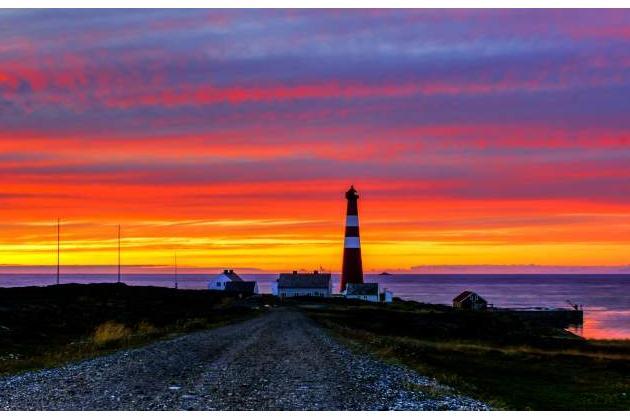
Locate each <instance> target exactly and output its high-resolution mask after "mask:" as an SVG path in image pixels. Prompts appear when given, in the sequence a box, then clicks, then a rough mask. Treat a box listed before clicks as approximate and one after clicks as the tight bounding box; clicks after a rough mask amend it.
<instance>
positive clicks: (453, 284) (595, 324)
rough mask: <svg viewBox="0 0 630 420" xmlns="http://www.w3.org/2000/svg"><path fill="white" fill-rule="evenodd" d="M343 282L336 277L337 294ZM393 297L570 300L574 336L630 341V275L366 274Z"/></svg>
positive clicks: (265, 287)
mask: <svg viewBox="0 0 630 420" xmlns="http://www.w3.org/2000/svg"><path fill="white" fill-rule="evenodd" d="M209 277H210V275H201V274H180V275H179V287H180V288H186V289H204V288H206V283H207V280H208V278H209ZM242 277H243V278H244V279H245V280H256V281H258V287H259V289H260V291H261V292H262V293H270V292H271V283H272V282H273V281H274V280H275V279H276V278H277V276H276V275H275V274H249V275H248V274H244V275H242ZM114 281H116V277H115V275H108V274H66V275H62V283H94V282H114ZM123 281H124V282H125V283H127V284H130V285H151V286H166V287H173V275H170V274H129V275H124V274H123ZM338 281H339V278H338V276H336V275H333V284H334V290H337V289H338V287H339V286H338ZM366 281H375V282H379V283H381V284H382V286H383V287H386V288H388V289H389V290H392V291H393V292H394V295H395V296H398V297H401V298H403V299H412V300H417V301H420V302H428V303H444V304H450V303H451V299H452V298H453V297H454V296H456V295H457V294H459V293H460V292H462V291H464V290H473V291H475V292H477V293H479V294H480V295H481V296H483V297H484V298H486V299H487V300H488V302H490V303H492V304H494V305H495V306H500V307H568V305H567V300H571V301H572V302H575V303H578V304H582V305H584V310H585V314H584V325H583V326H582V327H581V328H580V329H579V330H574V332H577V333H580V334H581V335H583V336H585V337H588V338H625V339H630V293H629V290H630V275H484V274H475V275H414V274H404V275H393V276H378V275H367V276H366ZM54 282H55V276H54V275H52V274H51V275H48V274H15V275H12V274H0V286H2V287H17V286H43V285H49V284H53V283H54Z"/></svg>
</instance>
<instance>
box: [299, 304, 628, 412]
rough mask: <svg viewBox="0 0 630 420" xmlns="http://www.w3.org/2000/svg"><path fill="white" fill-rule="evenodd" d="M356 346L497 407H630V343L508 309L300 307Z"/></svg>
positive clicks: (355, 305) (344, 305) (421, 306)
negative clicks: (580, 333) (592, 336)
mask: <svg viewBox="0 0 630 420" xmlns="http://www.w3.org/2000/svg"><path fill="white" fill-rule="evenodd" d="M299 306H301V307H302V309H303V310H305V311H306V312H307V313H308V314H309V315H310V316H311V317H312V318H313V319H315V320H316V321H318V322H319V323H320V324H322V325H323V326H325V327H327V328H329V329H330V330H331V331H332V332H333V333H335V334H336V336H337V337H338V338H339V339H341V340H344V341H345V342H346V343H347V344H349V345H351V346H352V347H354V348H355V349H356V350H357V351H367V352H371V353H373V354H375V355H376V356H378V357H380V358H383V359H386V360H388V361H389V362H392V363H400V364H404V365H407V366H409V367H411V368H413V369H415V370H417V371H419V372H420V373H423V374H425V375H428V376H432V377H435V378H436V379H437V380H438V381H440V382H441V383H443V384H446V385H450V386H452V387H454V388H455V389H457V390H458V391H460V392H462V393H464V394H468V395H470V396H473V397H476V398H478V399H481V400H483V401H486V402H488V403H489V404H491V405H492V406H493V407H494V408H497V409H516V410H523V409H533V410H628V409H630V341H627V340H616V341H615V340H610V341H595V340H584V339H581V338H579V337H577V336H574V335H573V334H570V333H568V332H566V331H564V330H562V329H560V328H553V327H545V326H539V325H536V324H533V323H528V322H524V321H521V320H519V319H517V318H514V317H512V316H509V315H507V314H497V313H473V312H462V311H455V310H452V309H451V308H449V307H446V306H441V305H424V304H419V303H418V304H417V303H412V302H400V301H399V302H398V303H394V304H393V305H389V306H385V305H375V304H368V303H359V302H357V303H356V304H351V305H348V304H343V305H342V304H338V303H335V302H334V301H328V302H327V303H326V304H325V305H312V304H311V305H308V304H302V305H299Z"/></svg>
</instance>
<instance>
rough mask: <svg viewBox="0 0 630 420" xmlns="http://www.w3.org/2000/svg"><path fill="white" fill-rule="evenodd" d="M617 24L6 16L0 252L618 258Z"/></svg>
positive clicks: (585, 15) (575, 262)
mask: <svg viewBox="0 0 630 420" xmlns="http://www.w3.org/2000/svg"><path fill="white" fill-rule="evenodd" d="M629 18H630V14H629V13H623V12H621V11H605V10H601V11H579V10H571V11H569V10H567V11H562V12H561V13H559V12H556V11H553V10H549V11H544V10H501V11H499V10H494V11H493V10H487V11H481V10H453V11H439V12H436V11H430V10H426V11H422V10H417V11H395V10H390V11H388V10H379V11H361V10H356V11H344V12H333V11H326V10H320V11H312V10H311V11H308V10H305V11H297V10H295V11H286V10H285V11H283V10H264V11H263V10H261V11H247V12H245V11H237V10H232V11H230V10H225V11H221V10H215V11H185V10H153V11H125V12H122V11H116V10H111V11H107V12H103V11H87V10H86V11H81V10H66V11H59V12H56V13H55V17H54V19H53V18H51V16H49V15H48V14H47V12H46V11H37V10H31V11H27V10H24V11H7V12H4V13H2V14H0V36H1V37H2V39H3V42H2V45H0V185H1V189H0V266H1V265H27V266H29V265H53V264H55V263H56V255H55V249H56V244H55V240H56V236H55V235H56V227H55V223H56V219H57V218H58V217H59V218H61V219H62V220H63V226H62V239H63V243H62V260H61V261H62V264H65V265H86V266H89V265H109V264H115V263H116V261H117V257H116V249H117V247H116V241H115V237H116V226H117V225H118V224H120V225H122V235H123V242H122V249H123V264H126V265H147V266H148V265H170V264H171V263H172V261H173V254H174V252H175V251H176V252H177V255H178V262H179V264H180V265H181V266H189V267H249V268H257V269H262V270H270V271H278V270H288V269H301V268H304V269H314V268H319V267H320V266H323V267H324V268H326V269H329V270H332V271H338V270H340V266H341V256H342V251H343V248H342V247H343V223H344V216H345V200H344V196H343V193H344V191H345V190H346V189H347V188H348V186H349V185H350V184H354V185H355V186H356V187H357V189H358V190H359V193H360V195H361V199H360V201H359V213H360V223H361V236H362V247H363V261H364V265H365V269H366V270H367V271H370V270H376V271H380V270H392V271H394V270H410V269H411V268H412V267H418V266H425V265H523V264H536V265H553V266H561V265H571V266H620V265H628V264H629V263H630V259H629V258H628V256H629V255H630V136H629V134H628V133H629V129H630V125H629V124H630V123H629V121H630V119H628V115H630V102H629V101H628V98H629V97H630V84H629V83H628V80H629V79H628V75H629V74H630V53H629V51H630V49H628V42H629V40H630V34H629V33H628V31H627V28H628V24H629V23H630V21H629Z"/></svg>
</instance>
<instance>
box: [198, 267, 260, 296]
mask: <svg viewBox="0 0 630 420" xmlns="http://www.w3.org/2000/svg"><path fill="white" fill-rule="evenodd" d="M208 289H209V290H224V291H228V292H239V293H253V294H257V293H258V285H257V284H256V282H255V281H243V279H242V278H241V277H240V276H239V275H238V274H236V273H235V272H234V270H223V273H221V274H217V275H216V276H214V277H213V278H212V279H210V281H209V282H208Z"/></svg>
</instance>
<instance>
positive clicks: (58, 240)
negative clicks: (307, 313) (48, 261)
mask: <svg viewBox="0 0 630 420" xmlns="http://www.w3.org/2000/svg"><path fill="white" fill-rule="evenodd" d="M59 226H60V221H59V219H57V284H59V262H60V259H59V254H60V252H61V246H60V227H59Z"/></svg>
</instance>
